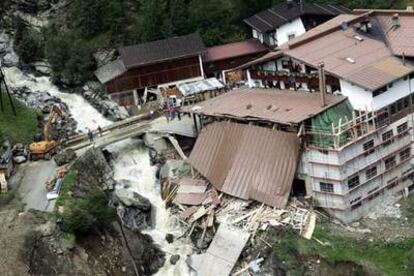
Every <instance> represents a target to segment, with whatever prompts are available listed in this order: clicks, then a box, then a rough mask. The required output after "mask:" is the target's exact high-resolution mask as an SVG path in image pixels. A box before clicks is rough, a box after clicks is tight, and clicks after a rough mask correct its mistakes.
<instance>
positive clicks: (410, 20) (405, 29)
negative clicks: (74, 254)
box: [376, 13, 414, 57]
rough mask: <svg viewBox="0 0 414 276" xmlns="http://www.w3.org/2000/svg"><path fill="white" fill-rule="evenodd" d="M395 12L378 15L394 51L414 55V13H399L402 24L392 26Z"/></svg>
mask: <svg viewBox="0 0 414 276" xmlns="http://www.w3.org/2000/svg"><path fill="white" fill-rule="evenodd" d="M392 16H393V13H388V14H379V15H376V18H377V19H378V22H379V23H380V25H381V28H382V30H383V32H384V34H385V37H386V39H387V41H388V43H389V46H390V48H391V50H392V52H393V53H394V54H395V55H398V56H402V55H405V56H407V57H408V56H409V57H414V13H406V14H399V21H400V26H399V27H397V28H393V27H392Z"/></svg>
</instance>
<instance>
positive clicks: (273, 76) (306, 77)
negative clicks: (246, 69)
mask: <svg viewBox="0 0 414 276" xmlns="http://www.w3.org/2000/svg"><path fill="white" fill-rule="evenodd" d="M250 75H251V77H252V79H260V80H266V81H284V82H291V81H296V82H301V83H308V84H311V85H312V86H314V87H316V86H319V76H318V74H317V73H312V74H307V73H291V72H287V71H269V70H251V71H250ZM326 84H328V85H332V86H339V81H338V79H336V78H334V77H331V76H329V75H327V76H326Z"/></svg>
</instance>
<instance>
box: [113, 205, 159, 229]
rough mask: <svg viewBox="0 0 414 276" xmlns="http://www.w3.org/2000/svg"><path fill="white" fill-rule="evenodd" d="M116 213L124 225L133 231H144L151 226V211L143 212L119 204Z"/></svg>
mask: <svg viewBox="0 0 414 276" xmlns="http://www.w3.org/2000/svg"><path fill="white" fill-rule="evenodd" d="M116 211H117V214H118V216H119V218H120V219H121V221H122V224H123V225H124V226H125V227H127V228H129V229H131V230H144V229H147V228H149V227H150V226H151V210H149V211H143V210H140V209H138V208H135V207H128V206H124V205H123V204H119V205H118V207H117V209H116Z"/></svg>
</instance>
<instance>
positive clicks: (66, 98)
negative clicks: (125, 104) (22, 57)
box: [3, 67, 111, 132]
mask: <svg viewBox="0 0 414 276" xmlns="http://www.w3.org/2000/svg"><path fill="white" fill-rule="evenodd" d="M3 70H4V74H5V77H6V82H7V85H8V86H9V87H11V88H21V87H24V86H26V87H27V88H29V89H30V90H31V91H33V92H35V91H39V92H49V93H50V95H52V96H56V97H58V98H60V99H61V100H62V101H63V102H65V103H66V104H67V105H68V107H69V110H70V113H71V115H72V117H73V118H74V119H75V120H76V121H77V122H78V130H79V131H83V132H85V131H86V128H89V129H92V130H94V129H96V128H97V127H98V126H101V127H102V126H106V125H108V124H110V123H111V122H110V121H109V120H107V119H106V118H105V117H104V116H103V115H102V114H101V113H99V112H98V111H97V110H96V109H95V108H94V107H93V106H91V105H90V104H89V103H88V101H86V100H85V99H84V98H83V97H82V96H80V95H77V94H70V93H64V92H61V91H60V90H59V88H58V87H57V86H56V85H54V84H53V83H52V82H51V81H50V78H48V77H35V76H33V75H31V74H25V73H23V72H22V71H21V70H20V69H19V68H17V67H10V68H4V69H3Z"/></svg>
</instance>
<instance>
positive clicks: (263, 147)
mask: <svg viewBox="0 0 414 276" xmlns="http://www.w3.org/2000/svg"><path fill="white" fill-rule="evenodd" d="M299 147H300V143H299V139H298V137H297V135H296V133H287V132H282V131H277V130H272V129H268V128H263V127H257V126H250V125H244V124H235V123H228V122H216V123H212V124H209V125H207V126H206V127H205V128H204V129H203V130H202V131H201V133H200V135H199V137H198V139H197V142H196V144H195V146H194V148H193V150H192V152H191V155H190V158H189V163H190V164H191V165H192V166H193V167H194V168H195V169H196V170H198V171H199V172H200V173H201V174H202V175H203V176H204V177H205V178H207V179H208V180H209V181H210V182H211V183H212V184H213V186H214V187H215V188H216V189H218V190H220V191H222V192H224V193H226V194H230V195H232V196H236V197H239V198H242V199H254V200H257V201H259V202H262V203H265V204H267V205H270V206H273V207H276V208H284V207H286V204H287V201H288V197H289V193H290V190H291V188H292V182H293V179H294V176H295V171H296V166H297V163H298V158H299Z"/></svg>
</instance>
